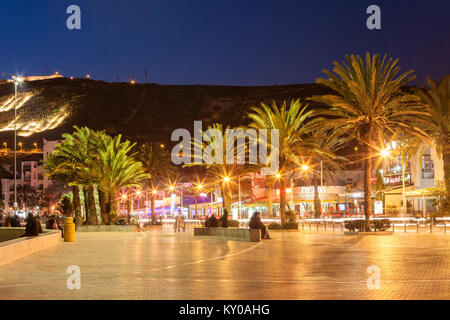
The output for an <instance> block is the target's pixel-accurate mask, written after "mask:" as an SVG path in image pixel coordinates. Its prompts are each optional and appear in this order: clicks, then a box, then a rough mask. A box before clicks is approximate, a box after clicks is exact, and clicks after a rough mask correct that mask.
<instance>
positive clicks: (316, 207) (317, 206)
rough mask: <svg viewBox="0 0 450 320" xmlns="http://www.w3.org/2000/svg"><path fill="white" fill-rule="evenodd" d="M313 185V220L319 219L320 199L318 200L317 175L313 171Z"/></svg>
mask: <svg viewBox="0 0 450 320" xmlns="http://www.w3.org/2000/svg"><path fill="white" fill-rule="evenodd" d="M313 183H314V218H316V219H318V218H320V199H319V183H318V182H317V173H316V172H315V171H313Z"/></svg>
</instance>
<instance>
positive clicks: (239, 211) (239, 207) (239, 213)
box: [238, 176, 241, 219]
mask: <svg viewBox="0 0 450 320" xmlns="http://www.w3.org/2000/svg"><path fill="white" fill-rule="evenodd" d="M238 184H239V191H238V192H239V206H238V219H241V176H239V177H238Z"/></svg>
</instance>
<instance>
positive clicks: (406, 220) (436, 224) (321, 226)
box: [299, 217, 450, 234]
mask: <svg viewBox="0 0 450 320" xmlns="http://www.w3.org/2000/svg"><path fill="white" fill-rule="evenodd" d="M361 219H362V218H340V219H302V220H300V221H299V228H300V230H305V231H309V230H311V231H312V230H315V231H344V230H345V222H346V221H352V220H361ZM381 219H387V220H389V221H390V223H391V228H390V229H389V230H388V231H394V232H416V233H417V232H421V231H422V232H430V233H433V232H443V233H444V234H446V233H447V227H448V226H449V225H450V217H442V218H434V219H433V221H431V220H430V219H425V218H418V219H416V218H411V217H403V218H401V217H399V218H385V217H371V220H372V221H373V220H381Z"/></svg>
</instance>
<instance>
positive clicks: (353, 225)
mask: <svg viewBox="0 0 450 320" xmlns="http://www.w3.org/2000/svg"><path fill="white" fill-rule="evenodd" d="M364 225H365V221H364V220H351V221H347V222H346V223H345V225H344V226H345V229H347V230H349V231H351V232H355V231H364V229H365V228H364Z"/></svg>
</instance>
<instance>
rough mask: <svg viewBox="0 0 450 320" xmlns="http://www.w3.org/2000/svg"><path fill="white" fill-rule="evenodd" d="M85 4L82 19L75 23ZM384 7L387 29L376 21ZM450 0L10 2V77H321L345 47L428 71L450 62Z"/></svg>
mask: <svg viewBox="0 0 450 320" xmlns="http://www.w3.org/2000/svg"><path fill="white" fill-rule="evenodd" d="M70 4H77V5H79V6H80V7H81V11H82V29H81V30H80V31H69V30H68V29H67V28H66V19H67V17H68V15H67V14H66V8H67V6H69V5H70ZM370 4H377V5H379V6H380V7H381V17H382V30H379V31H370V30H368V29H367V28H366V18H367V16H368V15H367V14H366V13H365V12H366V8H367V6H368V5H370ZM449 14H450V1H448V0H428V1H423V0H416V1H414V0H408V1H406V0H395V1H394V0H388V1H373V0H371V1H365V0H332V1H331V0H330V1H325V0H308V1H303V0H294V1H288V0H226V1H223V0H183V1H182V0H91V1H87V0H70V1H66V0H48V1H42V0H14V1H2V4H1V8H0V37H1V38H0V43H1V47H0V48H1V50H0V72H1V73H2V76H1V78H6V77H7V76H8V75H10V74H12V73H15V72H17V73H24V74H26V75H37V74H42V73H43V71H44V68H45V65H47V70H48V73H53V72H55V71H59V72H60V73H62V74H64V75H65V76H75V77H80V76H84V75H85V74H86V73H90V74H91V75H92V77H93V78H95V79H101V80H107V81H115V79H116V76H117V75H118V76H119V78H120V81H126V80H129V79H130V78H131V76H132V74H134V75H135V77H136V80H137V81H139V82H143V80H144V69H145V68H147V69H148V72H149V82H157V83H163V84H230V85H266V84H267V85H272V84H287V83H306V82H314V81H315V79H316V78H317V77H318V76H321V70H322V69H323V68H330V67H331V63H332V61H334V60H339V61H340V60H342V58H343V57H344V55H345V54H350V53H360V54H364V52H365V51H367V50H368V51H370V52H377V53H387V54H388V55H391V56H394V57H398V58H400V66H401V67H402V69H403V70H406V69H409V68H413V69H414V70H416V72H417V74H418V76H419V79H420V80H421V81H422V80H423V79H424V78H425V76H431V77H434V78H438V77H440V76H441V75H443V74H448V73H449V71H450V18H449Z"/></svg>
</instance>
